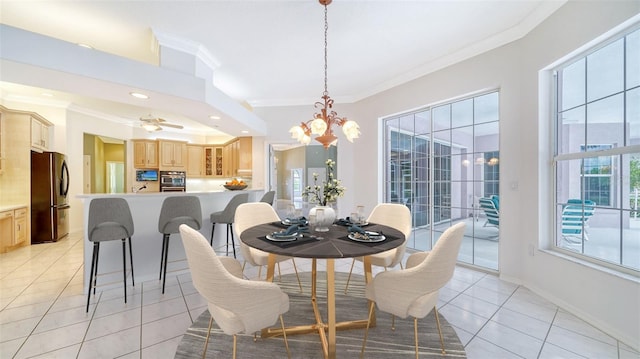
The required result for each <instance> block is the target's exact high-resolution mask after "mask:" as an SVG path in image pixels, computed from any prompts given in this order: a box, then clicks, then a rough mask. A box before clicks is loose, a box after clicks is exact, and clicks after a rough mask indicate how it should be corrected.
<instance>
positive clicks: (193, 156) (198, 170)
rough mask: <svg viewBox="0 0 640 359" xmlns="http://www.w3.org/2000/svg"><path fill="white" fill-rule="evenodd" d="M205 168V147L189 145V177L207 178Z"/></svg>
mask: <svg viewBox="0 0 640 359" xmlns="http://www.w3.org/2000/svg"><path fill="white" fill-rule="evenodd" d="M204 166H205V163H204V147H202V146H199V145H187V176H188V177H203V176H205V170H204Z"/></svg>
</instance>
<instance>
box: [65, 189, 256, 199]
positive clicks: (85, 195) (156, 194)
mask: <svg viewBox="0 0 640 359" xmlns="http://www.w3.org/2000/svg"><path fill="white" fill-rule="evenodd" d="M243 192H264V188H247V189H243V190H239V191H229V190H226V189H220V190H211V191H186V192H145V191H140V192H136V193H133V192H129V193H83V194H79V195H77V196H76V197H77V198H98V197H126V198H133V197H167V196H188V195H207V194H215V193H243Z"/></svg>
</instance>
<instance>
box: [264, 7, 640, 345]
mask: <svg viewBox="0 0 640 359" xmlns="http://www.w3.org/2000/svg"><path fill="white" fill-rule="evenodd" d="M639 12H640V2H633V1H625V2H604V1H593V2H585V1H581V2H569V3H567V4H566V5H565V6H563V7H562V8H560V9H559V10H558V11H557V12H556V13H555V14H554V15H553V16H551V17H550V18H549V19H548V20H546V21H545V22H543V23H542V24H541V25H540V26H539V27H538V28H536V29H535V30H534V31H532V32H531V33H530V34H528V35H526V36H525V37H524V38H522V39H521V40H519V41H516V42H514V43H511V44H508V45H505V46H503V47H501V48H498V49H496V50H493V51H489V52H487V53H484V54H482V55H479V56H476V57H474V58H472V59H470V60H468V61H464V62H462V63H459V64H456V65H454V66H451V67H449V68H446V69H443V70H441V71H438V72H435V73H433V74H430V75H427V76H424V77H422V78H420V79H417V80H415V81H412V82H409V83H407V84H404V85H401V86H398V87H396V88H393V89H391V90H388V91H386V92H383V93H380V94H378V95H375V96H372V97H369V98H367V99H364V100H362V101H360V102H358V103H356V104H352V105H343V104H336V105H335V107H334V109H335V110H336V111H337V112H338V113H339V114H340V115H342V116H348V117H349V118H350V119H354V120H357V121H358V123H359V124H360V126H361V132H362V136H361V138H359V139H357V140H356V142H355V143H354V144H351V143H349V142H347V141H346V140H345V139H344V137H342V136H341V135H339V137H340V140H339V144H338V166H339V167H338V168H339V170H338V172H339V173H340V179H341V180H342V181H343V184H344V185H345V186H346V187H347V193H346V196H345V198H343V199H341V200H340V201H339V212H340V213H339V215H344V211H348V210H349V208H350V207H351V206H352V204H354V203H356V202H357V203H363V204H364V205H365V206H366V207H367V208H369V209H371V208H373V206H374V205H375V204H376V203H377V202H378V201H379V200H380V198H379V196H378V197H377V196H375V195H373V194H376V193H377V194H380V193H381V188H380V184H381V183H380V179H381V178H382V176H381V174H382V170H383V168H382V167H381V166H382V163H381V161H380V160H379V158H381V157H380V156H379V155H380V151H381V143H380V141H381V138H380V136H381V128H380V120H379V119H380V118H382V117H385V116H389V115H390V114H395V113H398V112H404V111H408V110H411V109H416V108H419V107H422V106H425V105H432V104H435V103H437V102H440V101H444V100H448V99H452V98H455V97H459V96H462V95H467V94H470V93H474V92H478V91H484V90H488V89H499V90H500V148H501V151H500V168H501V178H500V182H501V193H500V195H501V199H500V206H501V208H502V209H503V211H501V220H500V238H501V239H500V249H499V250H500V273H501V277H502V278H504V279H507V280H510V281H513V282H516V283H521V284H523V285H525V286H526V287H528V288H530V289H532V290H534V291H536V292H537V293H538V294H541V295H542V296H544V297H546V298H548V299H550V300H552V301H553V302H555V303H556V304H558V305H560V306H561V307H563V308H564V309H566V310H569V311H571V312H573V313H575V314H578V315H579V316H580V317H581V318H583V319H585V320H586V321H588V322H590V323H591V324H593V325H595V326H596V327H598V328H600V329H602V330H604V331H606V332H607V333H609V334H611V335H613V336H615V337H617V338H618V339H620V340H621V341H623V342H625V343H627V344H629V345H631V346H633V347H635V348H636V349H637V348H638V346H639V343H638V338H640V305H639V304H638V303H640V286H639V284H638V281H637V280H634V279H630V278H622V277H620V276H616V275H613V274H607V273H605V272H602V271H600V270H597V269H593V268H590V267H588V266H585V265H583V264H579V263H575V262H572V261H570V260H566V259H563V258H559V257H558V256H557V255H554V254H551V253H549V252H546V251H535V252H534V255H533V256H530V255H529V254H528V249H529V248H530V246H535V247H536V248H537V247H538V244H539V242H540V243H548V241H549V237H548V233H550V231H549V230H548V223H547V222H546V221H545V220H543V219H542V218H540V215H539V213H543V214H544V213H547V212H548V210H547V208H550V207H549V206H550V203H547V202H546V201H547V200H548V198H549V196H548V195H547V192H546V191H548V185H549V184H548V182H546V181H547V179H548V178H549V176H548V175H547V172H548V168H547V166H548V163H549V157H548V156H547V155H548V153H549V151H548V148H545V147H540V143H539V139H540V138H539V137H538V133H539V130H541V129H545V128H546V123H545V121H548V118H547V117H548V116H546V115H545V114H541V118H539V114H538V107H539V103H538V91H539V86H538V73H539V71H540V70H541V69H543V68H544V67H545V66H547V65H549V64H550V63H552V62H554V61H556V60H557V59H559V58H562V57H563V56H565V55H567V54H568V53H570V52H571V51H573V50H575V49H576V48H578V47H580V46H582V45H583V44H585V43H586V42H588V41H589V40H591V39H593V38H595V37H597V36H599V35H601V34H602V33H604V32H606V31H608V30H609V29H611V28H613V27H615V26H616V25H618V24H620V23H622V22H624V21H625V20H627V19H629V18H630V17H632V16H634V15H636V14H638V13H639ZM311 105H312V104H310V105H309V106H308V107H290V108H260V109H256V112H257V113H258V115H259V116H261V117H262V118H263V119H265V120H266V121H267V123H268V124H269V129H268V136H267V142H283V141H284V142H290V141H291V140H289V139H288V136H287V135H288V132H287V131H288V129H289V128H290V127H291V126H292V125H294V124H296V123H298V122H299V121H300V120H301V119H305V118H309V117H310V116H311V114H312V113H313V110H314V109H313V108H312V106H311ZM541 121H542V122H541ZM540 136H542V137H543V138H544V139H547V138H548V137H549V134H548V133H547V132H543V133H541V134H540ZM547 143H548V141H546V140H545V141H543V146H546V144H547ZM538 165H540V168H539V167H538ZM540 178H542V179H543V180H544V181H540ZM541 191H542V192H541Z"/></svg>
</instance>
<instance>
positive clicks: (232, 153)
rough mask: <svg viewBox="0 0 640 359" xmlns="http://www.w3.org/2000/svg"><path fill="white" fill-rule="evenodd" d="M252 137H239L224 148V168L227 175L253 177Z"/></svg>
mask: <svg viewBox="0 0 640 359" xmlns="http://www.w3.org/2000/svg"><path fill="white" fill-rule="evenodd" d="M252 141H253V139H252V138H251V137H238V138H236V139H235V140H233V141H231V142H229V143H227V144H226V145H225V146H224V148H223V155H222V156H223V169H224V175H225V176H227V177H235V176H239V177H251V174H252V168H253V160H252V156H253V154H252Z"/></svg>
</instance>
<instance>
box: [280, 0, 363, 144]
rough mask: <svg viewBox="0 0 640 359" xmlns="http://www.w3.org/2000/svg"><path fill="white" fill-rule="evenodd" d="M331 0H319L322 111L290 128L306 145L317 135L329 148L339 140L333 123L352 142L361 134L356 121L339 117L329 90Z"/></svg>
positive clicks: (292, 134)
mask: <svg viewBox="0 0 640 359" xmlns="http://www.w3.org/2000/svg"><path fill="white" fill-rule="evenodd" d="M331 1H332V0H319V2H320V4H321V5H323V6H324V92H323V93H322V97H321V98H322V101H318V102H316V103H315V105H314V107H315V108H316V109H319V110H320V112H316V113H315V114H314V115H313V119H311V120H309V121H307V122H302V123H300V125H299V126H294V127H292V128H291V129H290V130H289V132H290V133H291V138H295V139H296V140H298V141H299V142H300V143H303V144H305V145H308V144H309V143H310V142H311V135H316V136H317V137H316V138H315V139H316V141H318V142H320V143H321V144H322V146H324V148H329V146H331V145H335V144H336V142H337V141H338V137H336V135H335V134H334V133H333V129H332V127H333V125H336V126H340V127H342V132H343V133H344V135H345V136H346V137H347V140H349V141H350V142H353V139H354V138H358V137H359V136H360V126H358V124H357V123H356V122H355V121H352V120H347V118H346V117H338V114H337V113H336V112H335V111H333V109H332V108H333V99H332V98H331V97H330V96H329V91H328V90H327V30H328V29H329V24H328V22H327V6H328V5H329V4H331Z"/></svg>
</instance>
